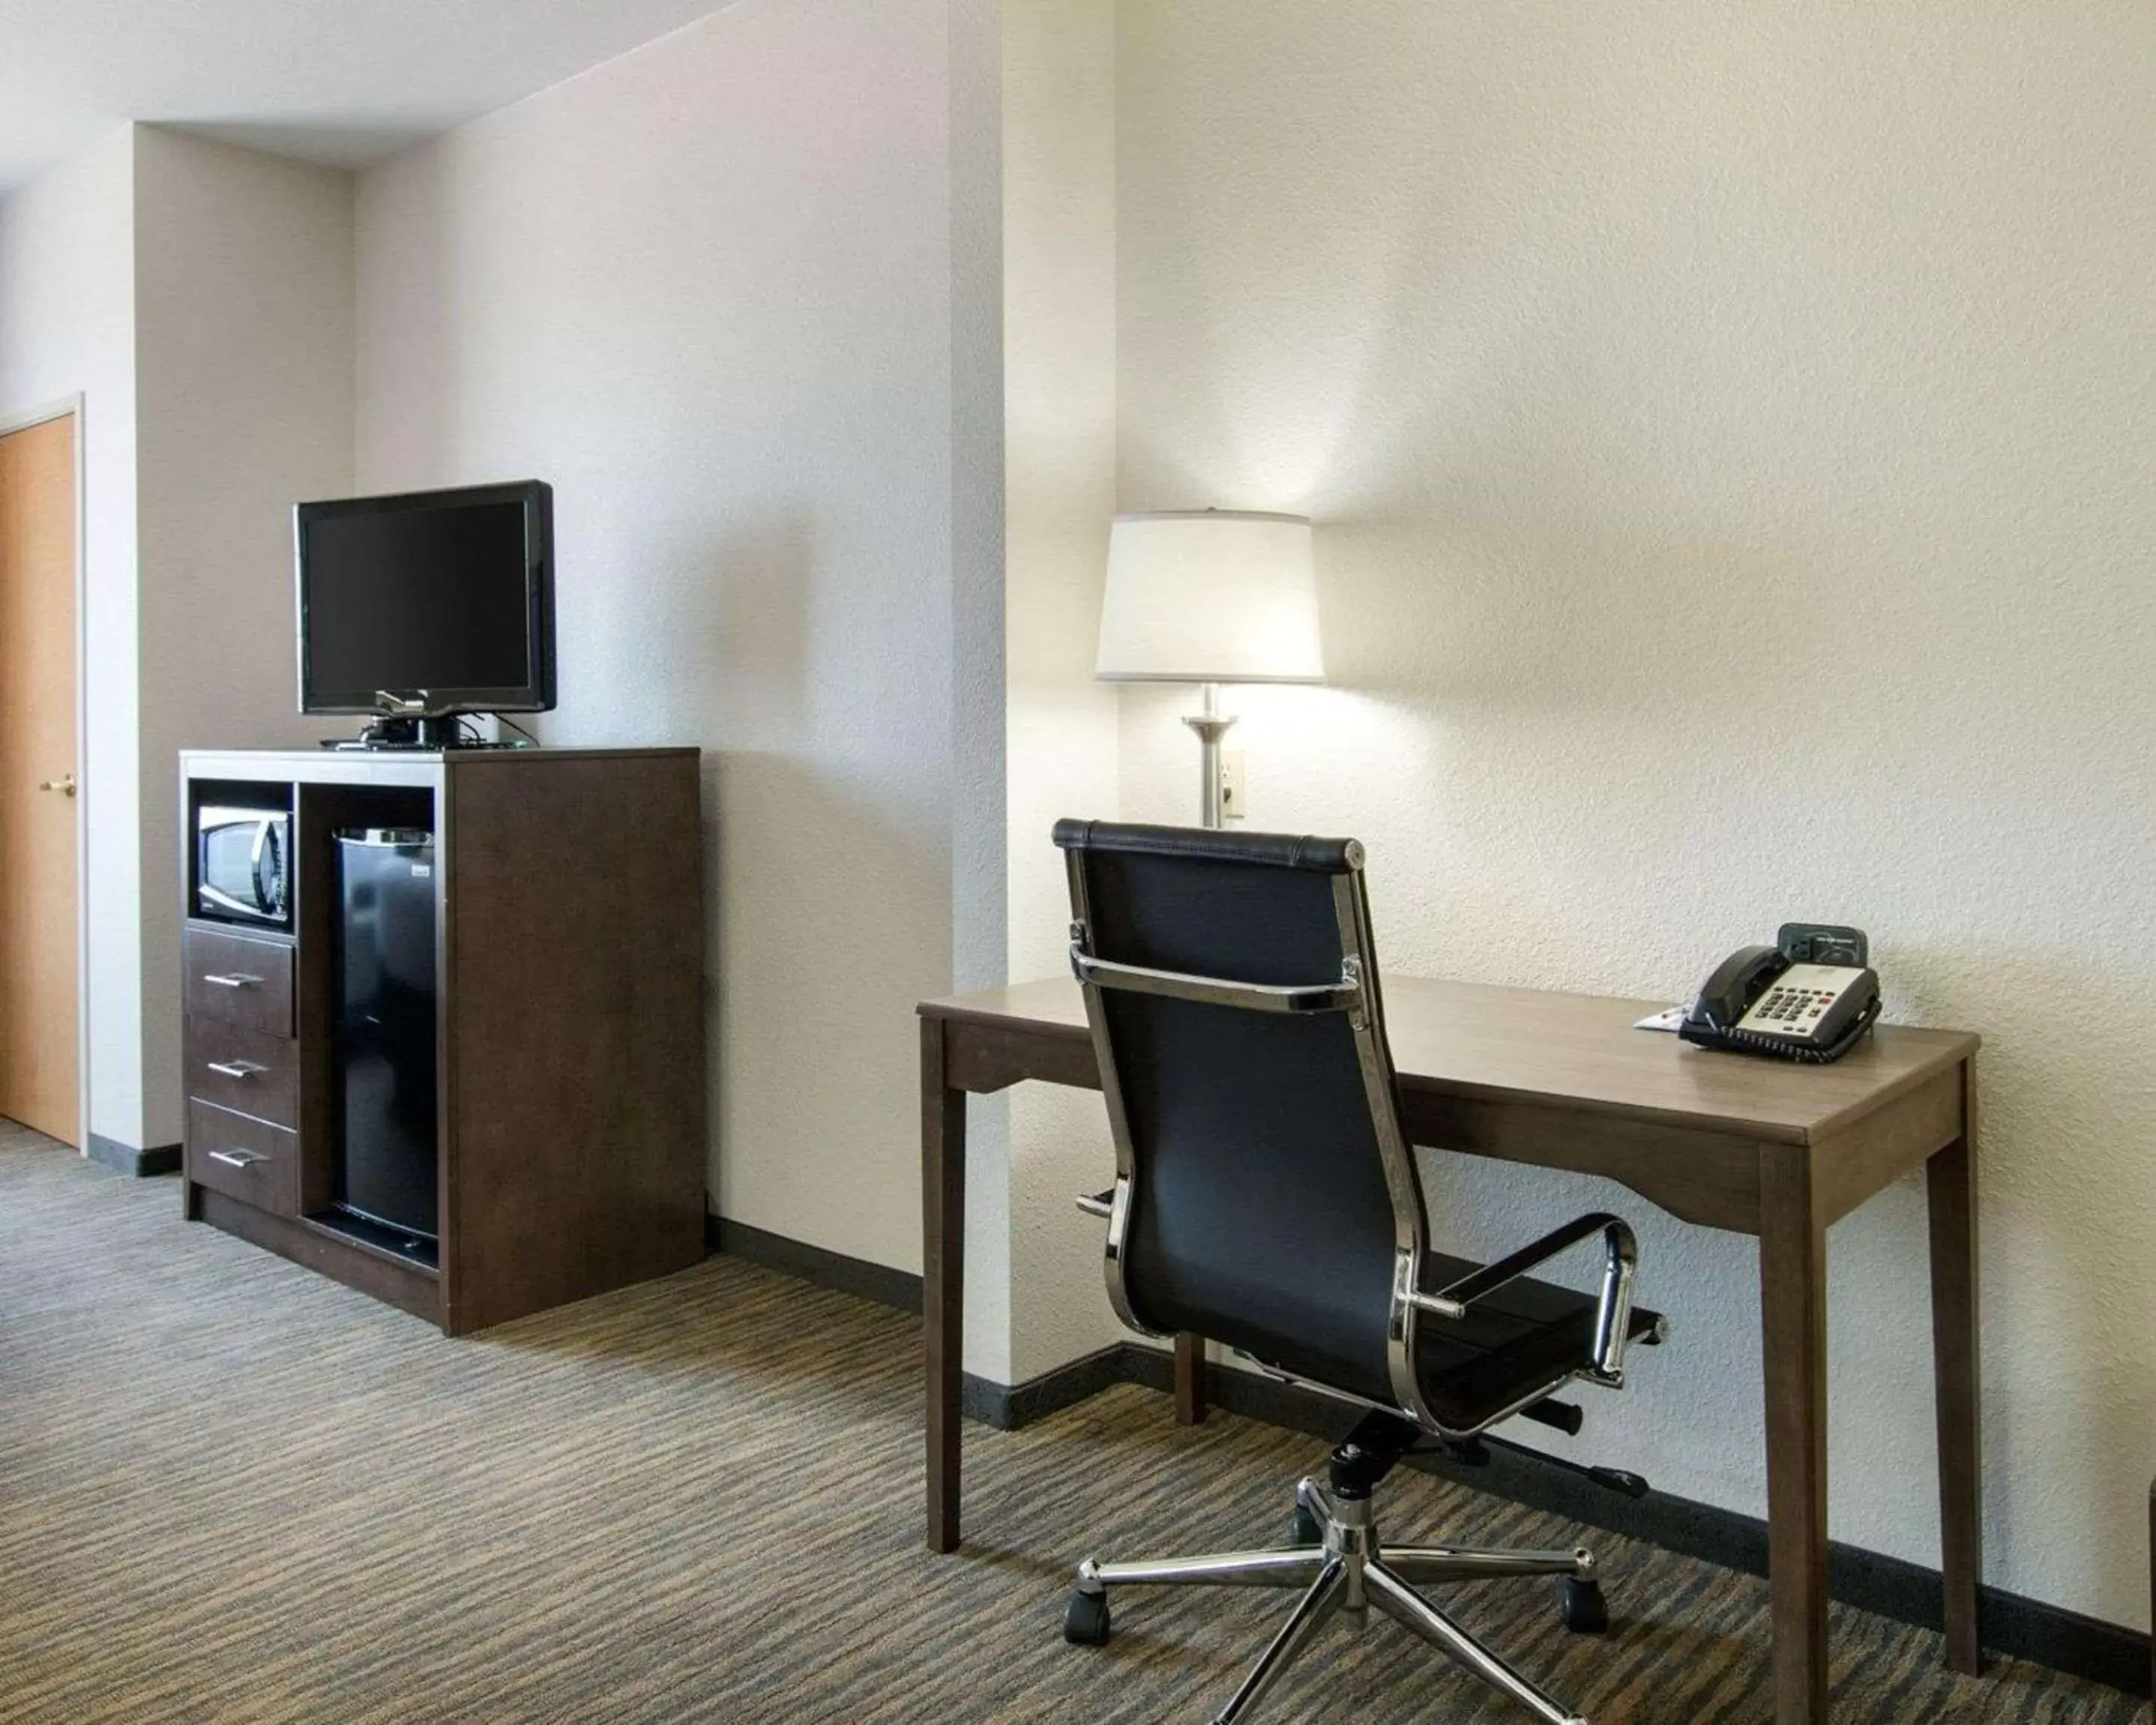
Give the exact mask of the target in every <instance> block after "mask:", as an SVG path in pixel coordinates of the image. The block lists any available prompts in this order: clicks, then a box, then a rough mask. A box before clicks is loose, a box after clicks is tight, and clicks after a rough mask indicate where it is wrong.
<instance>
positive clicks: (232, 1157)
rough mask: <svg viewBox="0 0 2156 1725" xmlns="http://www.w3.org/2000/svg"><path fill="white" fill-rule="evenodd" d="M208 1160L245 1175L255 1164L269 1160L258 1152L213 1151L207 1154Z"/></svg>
mask: <svg viewBox="0 0 2156 1725" xmlns="http://www.w3.org/2000/svg"><path fill="white" fill-rule="evenodd" d="M209 1159H210V1160H211V1161H212V1162H221V1163H223V1164H224V1165H225V1166H226V1167H227V1168H238V1169H239V1171H240V1172H241V1173H246V1172H247V1170H248V1169H249V1168H252V1167H253V1166H254V1164H255V1163H258V1162H267V1161H269V1158H268V1157H266V1156H264V1154H263V1153H261V1152H260V1151H259V1150H213V1151H211V1152H210V1153H209Z"/></svg>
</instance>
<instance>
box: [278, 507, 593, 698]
mask: <svg viewBox="0 0 2156 1725" xmlns="http://www.w3.org/2000/svg"><path fill="white" fill-rule="evenodd" d="M294 536H295V542H296V550H297V556H298V573H299V605H300V710H301V711H303V712H311V713H349V712H378V711H383V710H384V708H385V706H387V705H388V703H386V702H385V701H383V699H382V697H383V696H395V697H396V698H397V700H398V701H399V702H400V703H405V704H408V706H409V704H411V703H418V704H419V705H421V706H423V707H424V710H425V711H428V712H429V713H454V712H536V711H545V710H547V708H550V707H552V706H553V705H554V652H553V579H552V563H553V554H552V538H553V494H552V491H551V490H549V488H548V487H547V486H546V485H543V484H542V483H540V482H539V481H538V480H528V481H526V482H524V483H522V484H518V485H478V486H472V487H470V488H467V489H465V490H454V491H425V492H417V493H413V494H409V495H403V496H396V497H354V498H346V499H343V500H341V501H336V502H327V503H302V504H300V506H299V507H298V508H297V510H296V511H295V512H294Z"/></svg>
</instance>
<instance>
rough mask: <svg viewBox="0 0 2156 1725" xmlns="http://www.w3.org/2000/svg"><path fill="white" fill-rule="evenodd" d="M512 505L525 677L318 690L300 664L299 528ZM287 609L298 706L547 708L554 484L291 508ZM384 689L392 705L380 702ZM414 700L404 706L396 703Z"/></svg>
mask: <svg viewBox="0 0 2156 1725" xmlns="http://www.w3.org/2000/svg"><path fill="white" fill-rule="evenodd" d="M490 503H517V504H521V505H522V506H523V509H524V629H525V639H526V642H527V644H528V645H529V647H530V652H529V655H528V657H529V660H530V663H531V677H530V680H528V681H526V682H524V683H520V684H517V685H514V686H512V687H510V688H506V689H391V690H387V691H382V690H374V689H369V690H367V691H354V690H341V689H332V690H327V691H323V690H318V689H316V688H315V687H314V686H313V683H312V679H311V676H310V675H309V668H308V664H307V551H306V547H307V528H308V526H309V525H310V524H311V523H312V522H315V521H331V520H335V519H336V518H337V517H339V516H351V515H391V514H398V515H402V514H410V513H413V512H416V511H421V510H429V509H465V508H472V507H476V506H483V505H485V504H490ZM292 588H293V607H294V610H295V614H296V616H297V619H298V624H299V633H298V636H297V639H296V640H295V648H296V651H297V656H298V660H299V684H300V711H301V712H303V713H372V714H376V715H377V716H379V715H382V714H385V713H386V714H390V715H391V716H395V717H398V718H443V717H446V716H449V715H450V714H452V713H544V712H551V711H553V708H554V488H553V487H552V485H548V484H547V482H546V481H545V480H512V481H510V482H508V483H506V484H502V485H461V486H458V487H456V488H454V489H452V490H440V491H399V492H397V493H395V494H393V495H386V496H381V497H339V498H332V499H326V500H324V501H320V502H316V503H298V504H295V505H294V506H292ZM384 693H387V694H389V695H393V696H396V697H397V699H398V702H399V705H398V706H396V707H394V708H390V707H388V706H385V705H384V704H383V702H382V700H381V698H380V697H381V696H382V695H383V694H384ZM407 702H410V703H416V704H413V705H405V704H403V703H407Z"/></svg>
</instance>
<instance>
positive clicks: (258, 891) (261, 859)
mask: <svg viewBox="0 0 2156 1725" xmlns="http://www.w3.org/2000/svg"><path fill="white" fill-rule="evenodd" d="M276 860H277V846H276V843H275V840H274V839H271V838H270V836H269V822H268V821H266V820H265V821H264V822H263V823H262V824H261V825H260V826H259V827H257V828H256V829H254V868H253V869H252V870H250V871H249V872H250V873H251V875H253V878H254V908H255V910H256V911H258V912H259V914H261V915H263V916H272V915H275V906H273V905H272V904H271V903H270V902H269V881H268V880H266V879H265V878H264V875H263V872H262V866H263V865H264V863H265V862H267V863H269V864H272V865H274V864H275V862H276Z"/></svg>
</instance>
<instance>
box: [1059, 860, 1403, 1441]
mask: <svg viewBox="0 0 2156 1725" xmlns="http://www.w3.org/2000/svg"><path fill="white" fill-rule="evenodd" d="M1055 842H1056V844H1057V845H1060V846H1061V847H1062V848H1063V850H1065V853H1066V854H1067V860H1068V862H1069V865H1070V875H1071V891H1072V906H1073V916H1074V917H1075V919H1076V920H1077V921H1078V922H1080V923H1081V924H1082V925H1083V943H1084V946H1085V949H1086V951H1087V952H1089V954H1090V956H1091V957H1094V958H1098V959H1106V960H1109V961H1111V963H1116V964H1123V965H1136V966H1142V967H1144V968H1147V969H1151V970H1156V971H1168V972H1174V973H1182V974H1184V975H1194V976H1199V977H1204V978H1216V979H1220V980H1224V981H1229V982H1235V983H1266V984H1308V985H1313V986H1318V987H1326V986H1332V985H1337V984H1338V983H1340V982H1341V980H1342V958H1343V957H1346V956H1347V947H1349V946H1350V945H1351V944H1352V945H1353V946H1356V947H1359V948H1360V950H1359V952H1358V953H1357V955H1356V956H1357V957H1358V959H1359V961H1360V965H1361V974H1362V979H1363V988H1364V993H1363V999H1364V1000H1365V1002H1366V1003H1367V1004H1368V1009H1369V1016H1370V1019H1371V1020H1372V1022H1371V1026H1370V1029H1371V1034H1372V1040H1373V1044H1374V1047H1373V1050H1372V1052H1373V1055H1374V1058H1375V1060H1376V1062H1377V1063H1378V1068H1379V1070H1378V1075H1377V1089H1378V1095H1379V1096H1381V1097H1382V1099H1383V1100H1382V1106H1383V1108H1384V1109H1385V1110H1386V1111H1388V1112H1389V1111H1391V1110H1392V1108H1393V1106H1394V1102H1393V1097H1394V1088H1393V1086H1394V1079H1393V1069H1392V1061H1391V1056H1390V1054H1389V1051H1388V1050H1386V1048H1385V1045H1384V1035H1383V1016H1382V1010H1381V1009H1380V1008H1379V1006H1378V984H1377V974H1376V968H1375V963H1374V959H1373V955H1372V954H1371V952H1370V951H1369V945H1368V911H1367V906H1366V903H1365V901H1364V899H1363V881H1362V875H1361V858H1362V847H1361V846H1360V845H1356V844H1354V843H1353V841H1352V840H1346V839H1296V838H1290V837H1283V836H1276V835H1271V834H1224V833H1219V832H1210V831H1203V830H1199V829H1183V828H1174V827H1142V826H1121V825H1111V824H1106V823H1102V822H1079V821H1063V822H1060V823H1059V824H1057V826H1056V829H1055ZM1343 915H1344V916H1345V917H1346V919H1347V924H1348V935H1349V939H1348V941H1346V942H1343V939H1342V920H1343ZM1088 992H1089V1008H1091V1009H1092V1010H1094V1011H1095V1012H1096V1014H1097V1016H1096V1019H1095V1040H1096V1046H1098V1045H1099V1044H1100V1042H1101V1040H1102V1038H1103V1036H1104V1035H1105V1039H1106V1044H1107V1048H1106V1054H1105V1055H1104V1058H1103V1060H1102V1066H1103V1073H1102V1078H1103V1083H1104V1085H1105V1086H1106V1087H1108V1089H1109V1091H1110V1096H1109V1106H1110V1117H1111V1122H1114V1120H1115V1118H1116V1115H1117V1114H1118V1113H1120V1115H1121V1117H1122V1122H1123V1124H1122V1132H1121V1136H1122V1137H1125V1138H1126V1139H1127V1143H1120V1144H1119V1145H1118V1155H1119V1158H1122V1159H1124V1160H1126V1161H1127V1163H1128V1168H1127V1172H1128V1174H1129V1177H1130V1190H1129V1195H1128V1206H1129V1208H1128V1216H1127V1223H1126V1225H1125V1228H1124V1239H1123V1241H1122V1250H1121V1252H1120V1254H1118V1253H1117V1252H1116V1250H1114V1245H1113V1242H1112V1241H1111V1253H1110V1263H1109V1276H1110V1281H1111V1292H1114V1291H1118V1290H1116V1289H1115V1288H1114V1286H1113V1284H1114V1283H1115V1282H1116V1278H1117V1277H1118V1276H1120V1278H1121V1287H1120V1290H1119V1292H1120V1296H1121V1303H1122V1307H1123V1309H1124V1310H1125V1311H1126V1312H1127V1313H1128V1315H1129V1316H1130V1317H1132V1318H1133V1319H1134V1320H1135V1321H1136V1322H1137V1323H1139V1324H1140V1325H1142V1326H1143V1327H1146V1328H1147V1329H1150V1330H1152V1331H1155V1332H1168V1331H1176V1330H1189V1331H1195V1332H1198V1333H1199V1334H1201V1335H1204V1336H1208V1337H1213V1338H1215V1339H1217V1340H1219V1341H1222V1342H1225V1343H1229V1344H1230V1345H1232V1346H1235V1347H1238V1348H1245V1349H1247V1350H1248V1351H1249V1352H1250V1353H1252V1354H1254V1355H1255V1356H1256V1357H1257V1358H1260V1360H1263V1361H1265V1362H1266V1363H1269V1364H1272V1365H1275V1366H1277V1367H1279V1368H1281V1369H1282V1370H1284V1371H1286V1372H1289V1373H1293V1374H1295V1375H1296V1376H1298V1377H1303V1378H1311V1379H1313V1380H1315V1381H1317V1382H1318V1383H1321V1384H1328V1385H1331V1386H1332V1387H1334V1388H1337V1389H1343V1390H1347V1391H1348V1392H1350V1393H1351V1394H1356V1395H1359V1396H1363V1397H1364V1398H1366V1399H1369V1400H1372V1401H1375V1402H1379V1403H1382V1404H1385V1405H1387V1406H1394V1405H1397V1399H1396V1397H1395V1395H1394V1389H1393V1383H1392V1379H1391V1376H1390V1373H1389V1365H1388V1352H1387V1345H1386V1344H1387V1335H1388V1329H1389V1323H1390V1320H1391V1315H1392V1289H1393V1281H1394V1266H1395V1261H1396V1253H1397V1247H1398V1245H1399V1240H1400V1238H1401V1235H1402V1232H1403V1230H1406V1231H1407V1232H1408V1233H1409V1235H1411V1237H1412V1239H1413V1240H1414V1242H1415V1243H1416V1245H1418V1247H1419V1245H1420V1243H1421V1242H1422V1241H1423V1240H1424V1239H1425V1238H1426V1237H1427V1228H1426V1224H1425V1223H1424V1217H1423V1214H1422V1203H1421V1199H1420V1196H1419V1189H1418V1188H1417V1186H1416V1183H1415V1182H1414V1178H1413V1175H1412V1170H1409V1171H1408V1172H1407V1175H1406V1178H1405V1179H1404V1181H1402V1180H1400V1179H1399V1178H1397V1173H1398V1171H1397V1170H1395V1178H1393V1179H1389V1178H1388V1171H1387V1167H1386V1160H1385V1156H1384V1153H1383V1151H1382V1149H1381V1142H1380V1131H1381V1127H1390V1128H1391V1130H1390V1135H1389V1142H1392V1143H1393V1144H1394V1145H1395V1146H1399V1144H1400V1142H1401V1141H1400V1138H1399V1132H1398V1124H1397V1117H1396V1116H1394V1117H1392V1118H1391V1119H1390V1120H1388V1121H1385V1122H1380V1121H1379V1120H1378V1117H1376V1115H1375V1114H1374V1113H1373V1106H1372V1097H1371V1092H1370V1088H1369V1082H1368V1078H1367V1076H1366V1073H1365V1070H1364V1066H1363V1055H1361V1054H1359V1053H1358V1047H1357V1041H1356V1034H1355V1030H1354V1028H1353V1022H1352V1021H1351V1016H1350V1014H1348V1013H1347V1012H1344V1011H1333V1012H1325V1013H1317V1014H1309V1015H1300V1014H1285V1013H1276V1012H1268V1011H1258V1010H1252V1009H1249V1008H1247V1007H1241V1006H1235V1005H1224V1004H1211V1003H1209V1002H1200V1001H1197V1000H1192V999H1177V998H1163V997H1162V996H1160V995H1158V994H1154V993H1140V992H1133V991H1132V990H1131V989H1129V988H1123V987H1107V986H1103V987H1100V988H1097V989H1089V991H1088ZM1404 1154H1405V1153H1404V1149H1401V1150H1399V1158H1400V1159H1402V1160H1404ZM1402 1185H1404V1187H1405V1191H1404V1193H1401V1194H1400V1197H1399V1202H1400V1204H1402V1206H1403V1207H1404V1209H1405V1211H1406V1213H1405V1214H1401V1213H1400V1211H1399V1209H1396V1197H1395V1193H1396V1190H1397V1189H1399V1187H1400V1186H1402Z"/></svg>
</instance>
